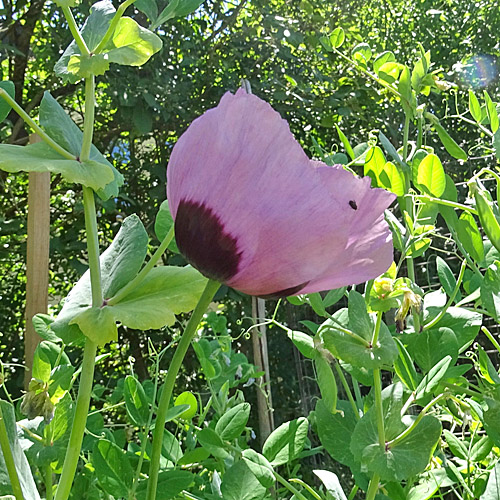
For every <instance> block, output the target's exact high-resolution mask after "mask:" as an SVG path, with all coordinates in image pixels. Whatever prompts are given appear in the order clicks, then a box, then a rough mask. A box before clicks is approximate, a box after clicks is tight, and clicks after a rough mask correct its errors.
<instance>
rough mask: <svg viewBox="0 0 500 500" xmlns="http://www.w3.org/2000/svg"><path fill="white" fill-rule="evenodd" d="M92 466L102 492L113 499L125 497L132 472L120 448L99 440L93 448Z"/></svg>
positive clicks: (130, 482) (132, 476) (131, 478)
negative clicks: (113, 497)
mask: <svg viewBox="0 0 500 500" xmlns="http://www.w3.org/2000/svg"><path fill="white" fill-rule="evenodd" d="M92 465H93V466H94V468H95V472H96V476H97V479H98V480H99V483H100V484H101V486H102V488H103V490H104V491H106V492H107V493H109V494H110V495H113V496H115V497H127V495H128V490H129V488H130V487H131V486H132V480H133V478H134V470H133V469H132V466H131V465H130V463H129V461H128V459H127V457H126V456H125V453H124V452H123V450H122V449H121V448H119V447H118V446H117V445H116V444H114V443H112V442H111V441H108V440H106V439H100V440H99V441H97V442H96V444H95V446H94V450H93V453H92Z"/></svg>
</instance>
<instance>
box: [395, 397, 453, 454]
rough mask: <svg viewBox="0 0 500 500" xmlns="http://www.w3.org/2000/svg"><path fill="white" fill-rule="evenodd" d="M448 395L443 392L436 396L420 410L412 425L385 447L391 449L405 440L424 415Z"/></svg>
mask: <svg viewBox="0 0 500 500" xmlns="http://www.w3.org/2000/svg"><path fill="white" fill-rule="evenodd" d="M448 396H449V394H448V393H447V392H443V393H442V394H440V395H439V396H436V397H435V398H434V399H433V400H432V401H431V402H430V403H429V404H427V405H426V406H424V408H422V411H421V412H420V413H419V414H418V417H417V418H416V419H415V420H414V421H413V423H412V424H411V425H410V426H409V427H407V428H406V429H405V430H404V431H403V432H402V433H401V434H400V435H399V436H397V437H395V438H394V439H393V440H392V441H389V442H388V443H387V447H388V448H391V447H392V446H396V445H398V444H399V443H400V442H401V441H403V440H404V439H405V438H407V437H408V436H409V435H410V434H411V432H412V431H413V430H414V429H415V427H417V425H418V424H419V423H420V421H421V420H422V419H423V418H424V417H425V415H426V413H427V412H428V411H429V410H430V409H431V408H432V407H433V406H434V405H435V404H436V403H437V402H438V401H440V400H441V399H443V398H447V397H448Z"/></svg>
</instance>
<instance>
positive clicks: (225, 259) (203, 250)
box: [175, 200, 241, 282]
mask: <svg viewBox="0 0 500 500" xmlns="http://www.w3.org/2000/svg"><path fill="white" fill-rule="evenodd" d="M175 240H176V242H177V246H178V247H179V250H180V252H181V253H182V255H183V256H184V257H185V259H186V260H187V261H188V262H189V263H190V264H191V265H192V266H193V267H195V268H196V269H198V271H200V273H201V274H203V275H204V276H206V277H207V278H210V279H213V280H217V281H220V282H225V281H227V280H229V279H230V278H232V277H233V276H234V275H235V274H236V273H237V272H238V265H239V262H240V259H241V252H239V251H238V245H237V242H236V238H234V237H233V236H231V235H230V234H229V233H227V232H226V231H225V230H224V226H223V225H222V223H221V221H220V219H219V217H218V216H217V215H215V214H214V212H213V211H212V209H210V208H208V207H206V206H205V205H203V204H201V203H197V202H194V201H188V200H181V202H180V203H179V207H178V208H177V215H176V217H175Z"/></svg>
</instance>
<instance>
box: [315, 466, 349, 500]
mask: <svg viewBox="0 0 500 500" xmlns="http://www.w3.org/2000/svg"><path fill="white" fill-rule="evenodd" d="M313 472H314V474H316V476H318V477H319V479H320V480H321V482H322V483H323V485H324V486H325V488H326V491H327V492H328V494H329V496H328V498H329V499H331V500H347V497H346V496H345V493H344V490H343V489H342V486H341V485H340V481H339V478H338V477H337V474H335V473H333V472H330V471H329V470H313Z"/></svg>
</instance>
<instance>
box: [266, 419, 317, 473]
mask: <svg viewBox="0 0 500 500" xmlns="http://www.w3.org/2000/svg"><path fill="white" fill-rule="evenodd" d="M308 429H309V422H308V421H307V418H304V417H300V418H298V419H296V420H291V421H290V422H285V423H284V424H281V425H280V426H279V427H278V428H277V429H275V430H274V431H273V432H272V433H271V434H270V435H269V437H268V438H267V439H266V442H265V443H264V446H263V447H262V454H263V455H264V456H265V457H266V458H267V460H269V461H270V462H271V464H272V465H274V466H276V465H284V464H286V463H290V462H292V461H293V460H295V459H296V458H297V457H298V456H299V454H300V452H301V451H302V449H303V448H304V445H305V442H306V438H307V431H308Z"/></svg>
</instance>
